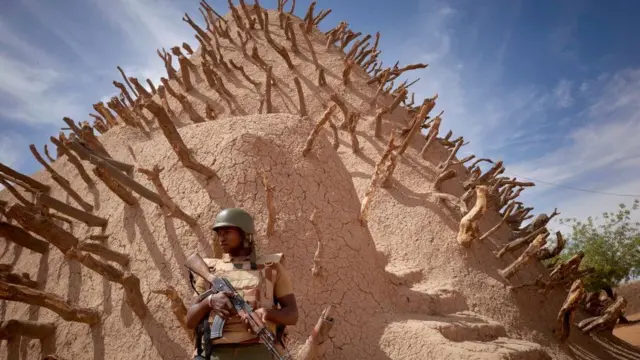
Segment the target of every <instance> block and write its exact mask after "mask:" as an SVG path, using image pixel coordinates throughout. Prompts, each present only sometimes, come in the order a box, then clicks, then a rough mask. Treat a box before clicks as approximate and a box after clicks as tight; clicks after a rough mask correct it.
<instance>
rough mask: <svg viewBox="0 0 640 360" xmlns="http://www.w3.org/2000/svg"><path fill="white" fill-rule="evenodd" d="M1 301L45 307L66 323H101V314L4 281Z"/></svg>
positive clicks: (1, 284) (0, 292)
mask: <svg viewBox="0 0 640 360" xmlns="http://www.w3.org/2000/svg"><path fill="white" fill-rule="evenodd" d="M0 299H2V300H8V301H19V302H22V303H25V304H29V305H35V306H41V307H45V308H47V309H49V310H51V311H53V312H55V313H56V314H58V315H60V317H62V318H63V319H64V320H66V321H75V322H82V323H85V324H89V325H93V324H96V323H98V322H99V321H100V314H99V313H98V312H97V311H95V310H91V309H83V308H77V307H74V306H73V305H71V303H70V302H69V301H67V300H65V299H63V298H62V297H60V296H58V295H55V294H52V293H47V292H43V291H40V290H36V289H31V288H28V287H26V286H22V285H16V284H9V283H6V282H4V281H0Z"/></svg>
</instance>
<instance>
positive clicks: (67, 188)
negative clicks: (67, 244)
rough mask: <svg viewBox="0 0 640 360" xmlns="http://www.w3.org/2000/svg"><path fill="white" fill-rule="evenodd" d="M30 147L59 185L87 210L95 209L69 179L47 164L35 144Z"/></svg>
mask: <svg viewBox="0 0 640 360" xmlns="http://www.w3.org/2000/svg"><path fill="white" fill-rule="evenodd" d="M29 149H30V150H31V153H32V154H33V156H34V157H35V158H36V160H38V162H39V163H40V164H42V166H44V167H45V169H47V171H48V172H49V174H50V175H51V178H52V179H53V180H54V181H55V182H56V183H58V185H60V187H61V188H62V189H64V190H65V191H66V192H67V194H69V196H71V197H72V198H73V200H75V202H76V203H77V204H78V205H80V206H81V207H82V208H83V209H85V210H86V211H93V205H91V204H89V203H87V202H86V201H84V200H83V199H82V198H81V197H80V195H78V193H77V192H76V191H75V190H73V188H71V184H70V183H69V180H67V179H65V178H64V177H62V176H61V175H60V174H58V173H57V172H56V171H55V170H53V168H51V166H49V164H47V162H46V161H44V159H43V158H42V156H40V153H39V152H38V150H37V149H36V147H35V145H33V144H31V145H29Z"/></svg>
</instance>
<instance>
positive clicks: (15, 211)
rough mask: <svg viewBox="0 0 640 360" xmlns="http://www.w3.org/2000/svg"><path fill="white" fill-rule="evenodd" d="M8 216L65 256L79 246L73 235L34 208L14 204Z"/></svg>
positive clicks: (7, 213)
mask: <svg viewBox="0 0 640 360" xmlns="http://www.w3.org/2000/svg"><path fill="white" fill-rule="evenodd" d="M6 215H7V217H9V218H11V219H13V220H15V221H17V222H18V223H19V224H20V225H21V226H22V227H23V228H24V229H25V230H28V231H30V232H32V233H34V234H37V235H39V236H40V237H42V238H43V239H46V240H47V241H48V242H49V243H51V244H53V245H54V246H55V247H57V248H58V249H60V251H61V252H62V253H63V254H64V253H66V252H67V251H68V250H69V249H70V248H72V247H74V246H76V245H77V244H78V239H77V238H76V237H75V236H74V235H73V234H72V233H70V232H68V231H67V230H65V229H63V228H62V227H60V226H59V225H57V224H55V223H54V222H53V221H52V220H51V219H50V218H48V217H47V216H44V215H41V214H40V213H38V212H37V211H36V210H35V209H34V208H29V207H26V206H23V205H20V204H13V205H11V206H10V207H9V208H8V209H7V211H6Z"/></svg>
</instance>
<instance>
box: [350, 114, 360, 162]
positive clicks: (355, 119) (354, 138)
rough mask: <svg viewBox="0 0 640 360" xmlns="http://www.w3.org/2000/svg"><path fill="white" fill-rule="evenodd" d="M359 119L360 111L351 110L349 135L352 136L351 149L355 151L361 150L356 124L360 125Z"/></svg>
mask: <svg viewBox="0 0 640 360" xmlns="http://www.w3.org/2000/svg"><path fill="white" fill-rule="evenodd" d="M358 120H360V113H358V112H351V113H350V114H349V125H348V130H349V135H350V137H351V150H352V151H353V152H354V153H358V152H359V151H360V144H359V143H358V137H357V136H356V126H358Z"/></svg>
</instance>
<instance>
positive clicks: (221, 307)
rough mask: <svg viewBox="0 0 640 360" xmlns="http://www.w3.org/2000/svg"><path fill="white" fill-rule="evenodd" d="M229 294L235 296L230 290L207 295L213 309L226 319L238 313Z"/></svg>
mask: <svg viewBox="0 0 640 360" xmlns="http://www.w3.org/2000/svg"><path fill="white" fill-rule="evenodd" d="M229 296H233V293H232V292H229V291H220V292H218V293H215V294H211V295H209V296H208V297H207V301H208V304H209V307H210V308H211V310H212V311H213V312H215V313H216V314H218V315H219V316H220V317H221V318H223V319H225V320H226V319H228V318H229V317H231V316H232V315H235V314H236V310H235V308H234V307H233V304H231V301H230V300H229Z"/></svg>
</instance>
